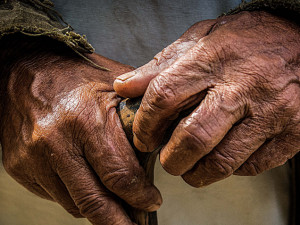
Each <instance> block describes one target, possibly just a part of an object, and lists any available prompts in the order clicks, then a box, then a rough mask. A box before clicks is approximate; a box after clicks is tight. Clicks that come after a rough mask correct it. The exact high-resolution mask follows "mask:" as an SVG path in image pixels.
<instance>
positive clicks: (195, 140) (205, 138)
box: [180, 118, 213, 150]
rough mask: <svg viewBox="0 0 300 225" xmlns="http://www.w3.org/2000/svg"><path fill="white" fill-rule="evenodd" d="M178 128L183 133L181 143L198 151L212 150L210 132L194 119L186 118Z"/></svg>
mask: <svg viewBox="0 0 300 225" xmlns="http://www.w3.org/2000/svg"><path fill="white" fill-rule="evenodd" d="M180 128H181V129H182V130H183V131H184V132H183V133H185V135H183V138H182V141H184V142H185V143H187V144H188V145H189V147H192V148H194V149H195V148H196V149H199V150H203V149H207V150H209V149H212V147H213V145H212V135H211V131H210V130H209V129H207V128H206V127H205V126H203V125H202V124H199V122H198V121H197V120H195V119H194V118H187V119H186V120H185V121H183V123H181V124H180Z"/></svg>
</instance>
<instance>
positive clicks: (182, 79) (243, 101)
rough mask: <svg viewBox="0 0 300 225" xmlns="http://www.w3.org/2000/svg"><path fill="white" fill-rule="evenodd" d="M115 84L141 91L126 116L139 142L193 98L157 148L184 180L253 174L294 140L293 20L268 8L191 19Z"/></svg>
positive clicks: (297, 134) (149, 147) (273, 162)
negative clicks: (186, 112)
mask: <svg viewBox="0 0 300 225" xmlns="http://www.w3.org/2000/svg"><path fill="white" fill-rule="evenodd" d="M136 86H138V87H140V88H139V89H137V88H134V87H136ZM114 88H115V90H116V91H117V93H118V94H120V95H121V96H125V97H136V96H140V95H142V94H144V92H145V95H144V97H143V100H142V104H141V106H140V108H139V110H138V112H137V114H136V117H135V120H134V125H133V131H134V134H135V138H134V143H135V145H136V147H137V148H138V149H140V150H141V151H144V152H151V151H153V150H154V149H155V148H156V147H157V146H158V145H159V144H160V143H161V141H162V137H163V135H164V133H165V131H166V129H167V127H168V126H169V125H170V123H171V122H172V120H174V119H175V118H177V117H178V114H179V112H181V111H182V110H184V109H187V108H189V107H191V106H193V105H194V106H197V107H196V109H195V110H194V111H193V112H192V113H191V114H190V115H189V116H187V117H186V118H184V119H182V120H181V121H180V123H179V124H178V126H177V127H176V129H175V130H174V132H173V134H172V136H171V139H170V140H169V141H168V143H167V144H166V145H165V146H164V147H163V149H162V150H161V153H160V162H161V164H162V166H163V167H164V168H165V170H166V171H167V172H169V173H171V174H173V175H181V176H182V177H183V179H184V180H185V181H186V182H187V183H188V184H190V185H192V186H195V187H201V186H205V185H209V184H211V183H213V182H216V181H219V180H221V179H224V178H226V177H228V176H230V175H232V174H236V175H244V176H249V175H257V174H259V173H261V172H263V171H265V170H268V169H271V168H274V167H276V166H279V165H282V164H284V163H285V162H286V161H287V160H288V159H290V158H292V157H293V156H294V155H295V154H296V153H297V152H299V150H300V28H299V26H297V25H296V24H293V23H292V22H290V21H288V20H286V19H283V18H279V17H277V16H275V15H271V14H268V13H266V12H242V13H239V14H236V15H231V16H224V17H221V18H219V19H217V20H208V21H203V22H199V23H197V24H195V25H194V26H192V27H191V28H190V29H189V30H188V31H187V32H186V33H185V34H184V35H183V36H182V37H181V38H180V39H179V40H177V41H175V42H174V43H173V44H171V45H170V46H168V47H167V48H165V49H164V50H163V51H162V52H160V53H159V54H157V55H156V56H155V57H154V59H153V60H152V61H150V62H149V63H148V64H146V65H145V66H143V67H141V68H138V69H137V70H136V71H134V72H130V73H127V74H124V75H122V76H120V77H119V78H117V80H116V81H115V83H114Z"/></svg>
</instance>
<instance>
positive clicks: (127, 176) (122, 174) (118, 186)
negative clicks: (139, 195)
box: [102, 168, 138, 193]
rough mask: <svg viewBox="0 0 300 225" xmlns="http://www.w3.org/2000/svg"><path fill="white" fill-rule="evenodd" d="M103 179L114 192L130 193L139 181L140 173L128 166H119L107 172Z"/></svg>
mask: <svg viewBox="0 0 300 225" xmlns="http://www.w3.org/2000/svg"><path fill="white" fill-rule="evenodd" d="M102 181H103V183H105V184H106V186H107V187H109V189H110V190H111V191H113V192H118V193H120V191H121V192H122V193H130V192H131V191H132V190H133V187H134V186H135V185H136V183H137V182H138V175H137V174H136V173H135V172H133V171H130V170H128V169H127V168H118V169H115V170H114V171H113V172H109V173H106V174H105V175H104V176H103V178H102Z"/></svg>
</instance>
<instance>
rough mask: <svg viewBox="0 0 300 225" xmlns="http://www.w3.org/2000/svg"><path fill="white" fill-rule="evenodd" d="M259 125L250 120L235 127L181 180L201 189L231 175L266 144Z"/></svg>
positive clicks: (265, 136) (263, 132) (264, 135)
mask: <svg viewBox="0 0 300 225" xmlns="http://www.w3.org/2000/svg"><path fill="white" fill-rule="evenodd" d="M260 125H261V123H259V122H256V121H254V120H253V119H251V118H249V119H246V120H244V121H243V122H242V123H241V124H239V125H237V126H234V127H233V128H232V129H231V130H230V131H229V133H228V134H227V135H226V136H225V138H224V139H223V140H222V141H221V142H220V143H219V144H218V145H217V146H216V147H215V148H214V149H213V150H212V151H211V152H210V153H209V154H207V155H206V156H205V157H204V158H202V159H200V161H198V162H197V163H196V165H195V166H194V167H193V168H192V169H191V170H189V171H188V172H186V173H185V174H184V175H183V176H182V177H183V179H184V180H185V181H186V182H187V183H188V184H190V185H192V186H194V187H202V186H206V185H209V184H211V183H214V182H216V181H219V180H221V179H224V178H226V177H228V176H230V175H232V174H233V172H234V171H235V170H237V169H238V168H239V167H240V165H242V164H243V163H244V162H245V161H246V160H247V159H248V158H249V156H250V155H251V154H252V153H253V152H255V151H256V150H257V149H258V148H259V147H260V146H261V145H263V143H264V142H265V140H266V138H267V135H271V134H266V133H265V131H264V130H263V129H262V128H261V126H260Z"/></svg>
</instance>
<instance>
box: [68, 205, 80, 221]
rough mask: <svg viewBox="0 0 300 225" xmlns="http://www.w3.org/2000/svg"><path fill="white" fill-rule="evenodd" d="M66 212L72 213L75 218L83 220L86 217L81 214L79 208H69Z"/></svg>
mask: <svg viewBox="0 0 300 225" xmlns="http://www.w3.org/2000/svg"><path fill="white" fill-rule="evenodd" d="M66 211H67V212H68V213H70V214H71V215H72V216H73V217H75V218H83V217H84V216H82V215H81V214H80V212H79V209H78V208H75V207H72V208H67V209H66Z"/></svg>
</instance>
